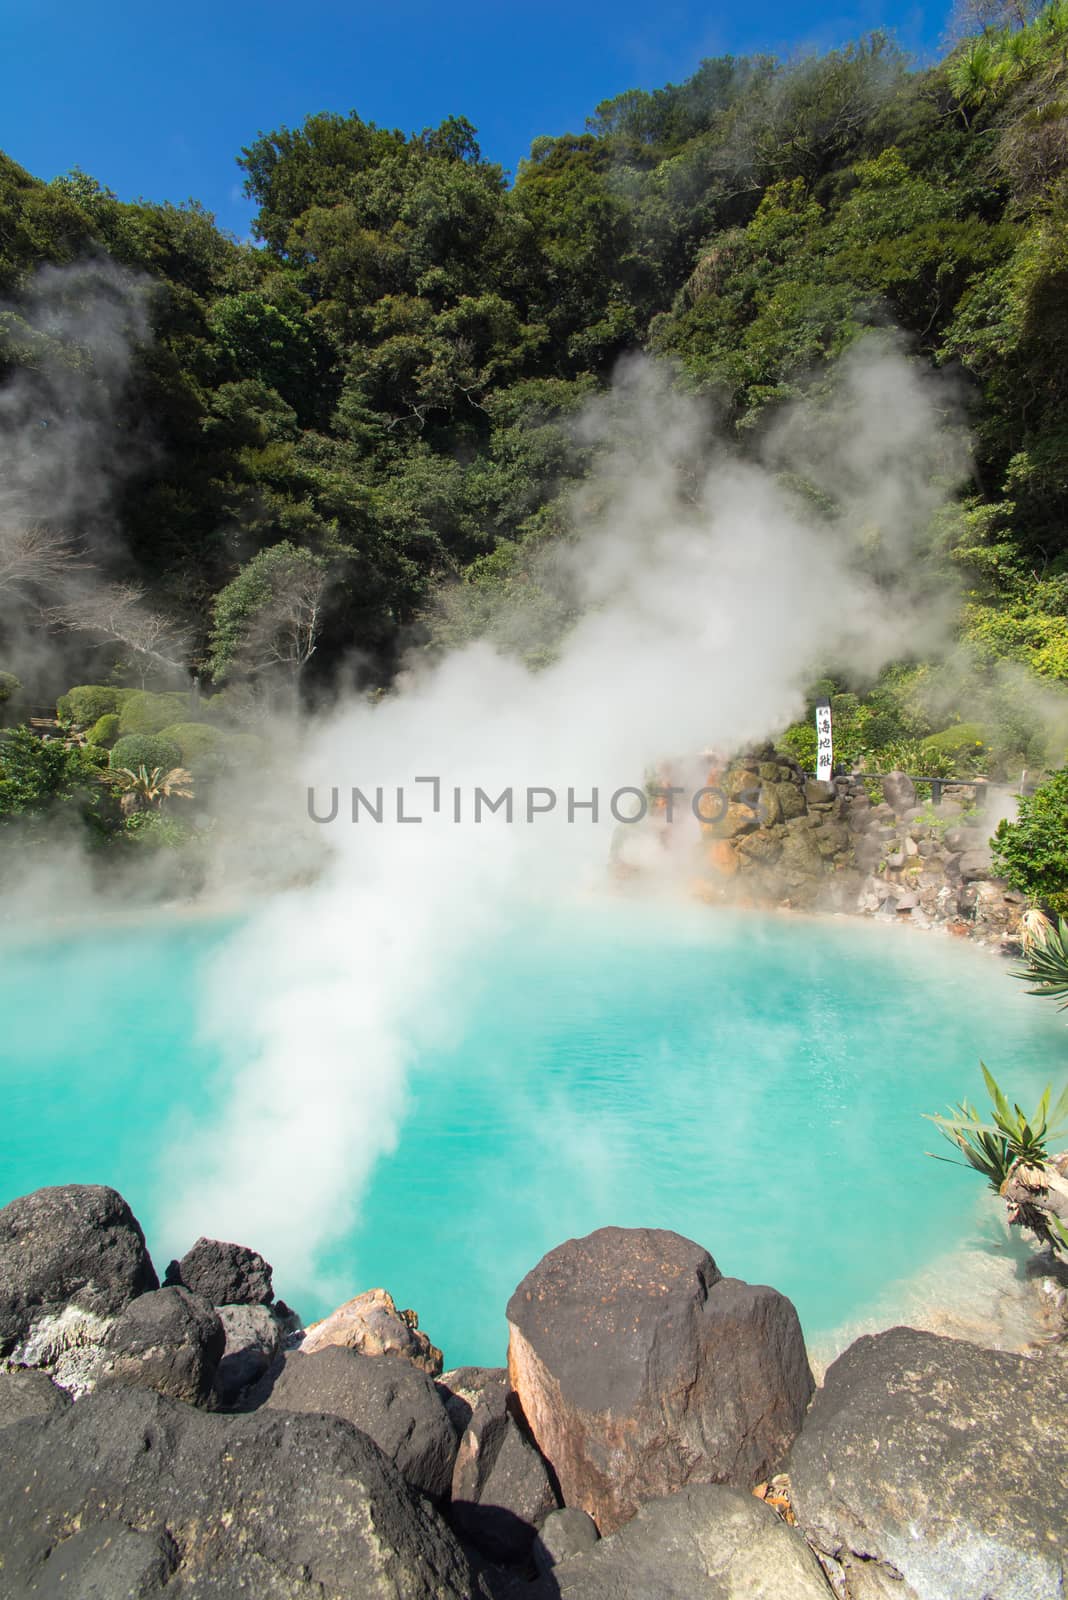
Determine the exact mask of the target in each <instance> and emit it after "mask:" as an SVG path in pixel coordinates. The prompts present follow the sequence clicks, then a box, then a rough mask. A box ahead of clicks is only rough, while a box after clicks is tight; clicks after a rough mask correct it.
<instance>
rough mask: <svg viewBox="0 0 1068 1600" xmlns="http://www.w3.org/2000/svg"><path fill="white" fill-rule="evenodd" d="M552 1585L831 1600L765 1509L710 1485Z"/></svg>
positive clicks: (694, 1488)
mask: <svg viewBox="0 0 1068 1600" xmlns="http://www.w3.org/2000/svg"><path fill="white" fill-rule="evenodd" d="M552 1578H553V1580H555V1582H556V1584H557V1585H558V1592H559V1594H560V1597H561V1600H697V1597H698V1596H700V1600H832V1595H831V1590H830V1588H829V1586H828V1584H827V1581H826V1579H825V1578H824V1576H823V1573H822V1571H821V1570H820V1565H819V1562H818V1561H817V1560H816V1557H815V1556H814V1555H813V1553H812V1551H811V1550H810V1549H809V1548H808V1546H807V1545H806V1544H805V1541H804V1540H803V1539H802V1538H801V1536H800V1535H799V1534H798V1533H796V1532H795V1531H794V1529H793V1528H788V1527H787V1525H786V1523H785V1522H783V1521H782V1520H781V1519H780V1518H779V1517H778V1516H776V1514H775V1512H774V1511H772V1509H771V1507H770V1506H766V1505H765V1504H764V1503H763V1501H761V1500H758V1499H756V1498H755V1496H753V1495H751V1494H746V1493H745V1492H744V1491H743V1490H740V1489H727V1488H722V1487H714V1486H712V1485H710V1484H691V1485H690V1486H689V1487H688V1488H686V1489H681V1490H680V1491H679V1492H678V1494H673V1495H670V1496H669V1497H668V1498H667V1499H664V1500H653V1501H651V1502H649V1503H648V1504H646V1505H644V1506H642V1508H641V1509H640V1511H639V1512H638V1514H637V1516H636V1517H635V1518H634V1520H633V1522H628V1524H627V1526H626V1527H625V1528H623V1529H621V1530H620V1532H618V1533H615V1534H613V1535H612V1537H611V1538H608V1539H602V1540H601V1542H600V1544H598V1545H597V1546H596V1547H595V1548H594V1549H592V1550H586V1551H585V1552H583V1553H582V1554H581V1555H575V1556H571V1557H570V1558H569V1559H567V1560H564V1561H562V1562H560V1563H559V1565H557V1566H555V1567H554V1568H553V1569H552ZM902 1600H904V1597H902Z"/></svg>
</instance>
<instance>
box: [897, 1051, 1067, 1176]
mask: <svg viewBox="0 0 1068 1600" xmlns="http://www.w3.org/2000/svg"><path fill="white" fill-rule="evenodd" d="M979 1065H980V1066H981V1067H982V1069H983V1077H984V1079H985V1080H986V1087H987V1091H988V1092H989V1095H990V1099H991V1101H992V1102H993V1108H994V1110H993V1121H992V1122H988V1121H984V1119H983V1118H982V1117H981V1116H980V1115H979V1113H978V1111H976V1109H975V1107H974V1106H972V1105H970V1104H969V1103H968V1101H967V1100H962V1101H961V1102H960V1104H959V1105H958V1106H954V1108H953V1109H954V1111H956V1113H957V1115H956V1116H952V1117H939V1116H931V1117H928V1119H927V1120H928V1121H929V1122H933V1123H934V1125H935V1127H936V1128H937V1129H938V1131H939V1133H940V1134H941V1135H942V1136H943V1138H945V1139H948V1140H949V1142H950V1144H953V1145H956V1147H957V1149H958V1150H959V1151H960V1153H961V1154H962V1155H963V1157H964V1159H965V1161H966V1162H967V1164H968V1165H969V1166H970V1167H974V1168H975V1170H976V1172H981V1173H982V1175H983V1176H984V1178H986V1180H987V1182H988V1183H989V1185H990V1187H991V1188H992V1189H993V1190H994V1192H995V1193H996V1194H1000V1193H1001V1191H1002V1189H1003V1187H1004V1185H1005V1182H1006V1180H1007V1179H1008V1177H1009V1175H1010V1174H1011V1172H1012V1170H1013V1168H1014V1167H1015V1166H1016V1165H1017V1164H1018V1163H1019V1162H1021V1161H1022V1162H1023V1163H1024V1164H1025V1165H1026V1166H1029V1167H1041V1166H1043V1165H1044V1164H1045V1162H1046V1161H1047V1159H1048V1157H1049V1150H1048V1142H1049V1140H1050V1139H1052V1138H1054V1137H1055V1136H1056V1135H1057V1134H1058V1133H1060V1132H1062V1131H1063V1129H1064V1128H1065V1127H1066V1126H1068V1085H1066V1087H1065V1090H1064V1093H1063V1094H1062V1095H1061V1097H1060V1099H1059V1100H1058V1101H1057V1104H1056V1105H1055V1106H1054V1108H1053V1111H1052V1113H1051V1112H1050V1096H1051V1094H1052V1092H1053V1091H1052V1087H1051V1085H1049V1084H1047V1085H1046V1088H1045V1090H1044V1092H1043V1095H1042V1098H1041V1100H1040V1101H1039V1102H1038V1106H1037V1107H1036V1109H1035V1111H1034V1112H1033V1113H1032V1115H1031V1116H1028V1115H1027V1114H1026V1113H1025V1112H1024V1111H1023V1110H1022V1109H1021V1107H1020V1106H1018V1105H1017V1106H1010V1105H1009V1102H1008V1100H1007V1099H1006V1098H1005V1096H1004V1094H1002V1092H1001V1089H1000V1088H999V1086H998V1083H997V1080H996V1079H995V1077H994V1075H993V1073H992V1072H990V1071H989V1070H988V1068H987V1067H986V1065H985V1063H984V1062H980V1063H979ZM935 1159H936V1160H942V1161H944V1160H946V1159H947V1157H945V1156H936V1157H935ZM957 1165H958V1166H959V1165H960V1163H959V1162H958V1163H957Z"/></svg>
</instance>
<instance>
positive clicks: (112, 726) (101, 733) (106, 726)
mask: <svg viewBox="0 0 1068 1600" xmlns="http://www.w3.org/2000/svg"><path fill="white" fill-rule="evenodd" d="M85 737H86V742H87V743H88V744H91V745H99V746H100V747H101V749H103V750H110V749H111V747H112V745H113V744H114V743H115V740H116V739H117V738H118V737H119V713H118V712H117V711H108V712H106V713H105V714H104V716H102V717H98V718H97V719H96V721H95V722H94V723H93V726H92V727H91V728H90V729H89V732H88V733H87V734H86V736H85Z"/></svg>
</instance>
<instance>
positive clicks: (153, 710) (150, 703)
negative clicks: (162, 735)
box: [109, 689, 189, 734]
mask: <svg viewBox="0 0 1068 1600" xmlns="http://www.w3.org/2000/svg"><path fill="white" fill-rule="evenodd" d="M109 709H113V708H109ZM120 716H121V724H120V726H121V731H122V732H123V733H124V734H126V733H149V734H151V733H159V731H160V729H161V728H165V727H167V725H168V723H172V722H179V721H181V720H182V719H183V718H186V717H188V716H189V696H188V695H187V694H184V693H181V692H179V693H176V694H152V693H151V692H150V691H149V690H147V689H134V690H131V691H128V692H127V696H126V699H125V701H124V702H123V704H122V706H121V707H120Z"/></svg>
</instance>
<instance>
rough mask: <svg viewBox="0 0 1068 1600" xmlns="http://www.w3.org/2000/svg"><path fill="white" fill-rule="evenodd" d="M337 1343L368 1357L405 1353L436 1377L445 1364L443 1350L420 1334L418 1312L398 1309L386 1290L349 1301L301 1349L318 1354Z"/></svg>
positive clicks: (312, 1331) (319, 1324) (314, 1328)
mask: <svg viewBox="0 0 1068 1600" xmlns="http://www.w3.org/2000/svg"><path fill="white" fill-rule="evenodd" d="M333 1344H336V1345H341V1347H342V1348H343V1349H345V1350H358V1351H359V1352H360V1354H361V1355H365V1356H385V1355H391V1356H403V1357H404V1359H405V1361H410V1362H411V1363H412V1365H413V1366H414V1367H418V1368H419V1370H420V1371H421V1372H427V1373H429V1374H430V1376H431V1377H432V1378H436V1377H438V1376H439V1375H440V1373H441V1369H442V1366H443V1364H444V1363H443V1362H442V1359H441V1351H440V1350H439V1349H437V1347H436V1346H435V1345H432V1344H431V1343H430V1340H429V1339H428V1338H427V1336H426V1334H425V1333H420V1331H419V1318H418V1317H417V1316H416V1314H415V1312H414V1311H398V1310H397V1307H396V1306H395V1304H394V1303H393V1297H392V1295H389V1294H387V1293H386V1291H385V1289H368V1290H367V1291H366V1292H365V1293H364V1294H358V1295H357V1296H356V1297H355V1299H353V1300H346V1302H345V1304H344V1305H343V1306H338V1308H337V1310H336V1311H332V1312H331V1313H330V1315H329V1316H328V1317H324V1318H323V1320H322V1322H315V1323H313V1324H312V1326H311V1327H310V1328H309V1329H308V1331H307V1333H306V1334H305V1336H304V1339H303V1341H302V1343H301V1347H300V1348H301V1349H302V1350H303V1351H304V1353H305V1355H314V1354H315V1352H316V1351H317V1350H325V1349H326V1348H327V1346H328V1345H333Z"/></svg>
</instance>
